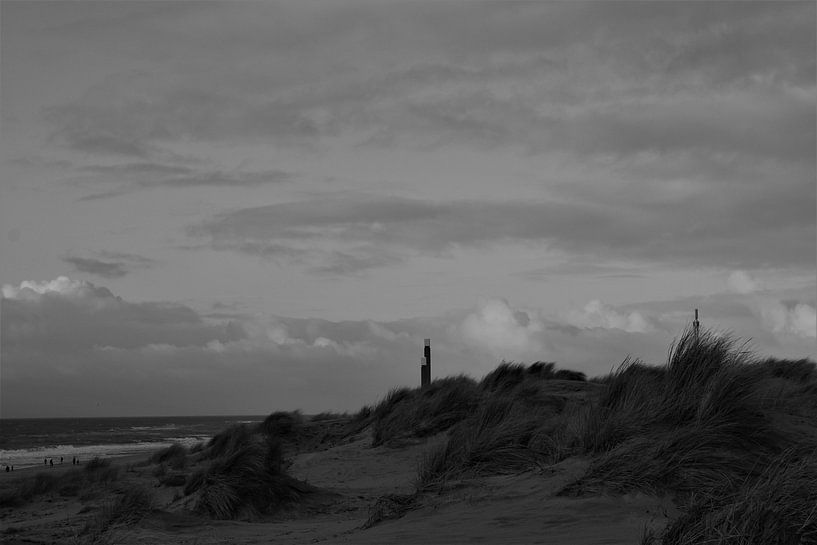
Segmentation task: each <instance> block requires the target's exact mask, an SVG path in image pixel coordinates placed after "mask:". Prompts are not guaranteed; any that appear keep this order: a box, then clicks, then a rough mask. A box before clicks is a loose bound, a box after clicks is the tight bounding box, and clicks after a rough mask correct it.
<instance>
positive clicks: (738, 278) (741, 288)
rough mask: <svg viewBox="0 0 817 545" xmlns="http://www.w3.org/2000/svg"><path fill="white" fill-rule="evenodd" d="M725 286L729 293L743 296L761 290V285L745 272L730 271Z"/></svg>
mask: <svg viewBox="0 0 817 545" xmlns="http://www.w3.org/2000/svg"><path fill="white" fill-rule="evenodd" d="M726 285H727V286H728V287H729V289H730V290H731V291H733V292H735V293H740V294H743V295H746V294H749V293H754V292H756V291H759V290H760V289H762V284H761V283H760V282H759V281H758V280H756V279H755V278H753V277H752V276H751V275H750V274H749V273H748V272H746V271H732V273H731V274H730V275H729V278H728V279H727V280H726Z"/></svg>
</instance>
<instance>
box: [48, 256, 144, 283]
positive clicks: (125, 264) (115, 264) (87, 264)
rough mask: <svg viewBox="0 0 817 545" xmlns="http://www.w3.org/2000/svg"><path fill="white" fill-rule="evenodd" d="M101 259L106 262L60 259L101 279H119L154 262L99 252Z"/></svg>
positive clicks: (74, 257) (72, 258) (76, 258)
mask: <svg viewBox="0 0 817 545" xmlns="http://www.w3.org/2000/svg"><path fill="white" fill-rule="evenodd" d="M100 255H101V256H102V257H105V258H108V260H102V259H94V258H88V257H79V256H71V255H69V256H65V257H62V258H61V259H62V260H63V261H64V262H66V263H70V264H71V265H73V266H74V268H75V269H76V270H77V271H79V272H84V273H88V274H93V275H95V276H101V277H103V278H121V277H123V276H126V275H127V274H129V273H131V272H133V270H135V269H142V268H146V267H150V266H152V265H153V264H154V263H155V262H154V261H153V260H152V259H148V258H146V257H143V256H139V255H134V254H123V253H118V252H101V253H100Z"/></svg>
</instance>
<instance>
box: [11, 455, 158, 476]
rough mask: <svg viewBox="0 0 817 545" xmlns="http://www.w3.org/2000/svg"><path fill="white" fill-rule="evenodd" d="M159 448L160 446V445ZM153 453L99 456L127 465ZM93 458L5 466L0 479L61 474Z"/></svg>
mask: <svg viewBox="0 0 817 545" xmlns="http://www.w3.org/2000/svg"><path fill="white" fill-rule="evenodd" d="M160 448H161V447H160ZM151 454H153V452H145V453H140V454H135V453H134V454H123V455H121V456H101V457H100V459H101V460H110V461H111V466H118V467H127V466H130V465H134V464H137V463H139V462H144V461H146V460H148V459H149V458H150V456H151ZM92 459H93V458H88V459H87V460H84V461H82V462H81V463H80V464H79V465H73V464H71V463H70V462H63V463H62V464H58V463H55V464H54V466H53V467H51V466H50V465H49V466H46V465H41V466H26V467H21V468H16V467H15V468H14V471H9V472H6V469H5V467H3V468H2V470H0V473H2V476H0V479H2V481H0V482H4V483H11V482H15V481H17V480H20V479H23V478H26V477H31V476H32V475H36V474H39V473H46V474H49V475H63V474H65V473H68V472H69V471H71V470H74V469H83V468H84V467H86V465H87V463H88V462H89V461H91V460H92Z"/></svg>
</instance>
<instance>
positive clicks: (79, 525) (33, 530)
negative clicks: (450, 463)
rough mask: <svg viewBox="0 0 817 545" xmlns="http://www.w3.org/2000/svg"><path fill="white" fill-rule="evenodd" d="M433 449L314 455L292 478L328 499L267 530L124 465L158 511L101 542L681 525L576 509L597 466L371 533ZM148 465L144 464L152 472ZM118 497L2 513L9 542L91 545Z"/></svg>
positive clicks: (618, 503)
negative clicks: (585, 477) (379, 509)
mask: <svg viewBox="0 0 817 545" xmlns="http://www.w3.org/2000/svg"><path fill="white" fill-rule="evenodd" d="M441 439H442V438H441V437H439V436H438V437H436V438H431V439H429V440H427V441H424V442H419V443H416V444H412V445H409V446H404V447H401V448H388V447H376V448H372V447H371V446H370V445H371V437H370V436H369V435H368V434H366V433H364V434H361V435H360V436H357V437H355V438H352V440H351V441H349V442H348V443H345V444H342V445H338V446H334V447H332V448H328V449H325V450H319V451H315V452H306V453H303V454H299V455H297V456H296V457H295V458H294V461H293V465H292V466H291V467H290V469H289V472H290V473H291V474H292V475H293V476H295V477H297V478H299V479H302V480H306V481H307V482H309V483H310V484H312V485H315V486H317V487H319V488H321V489H322V492H321V493H318V494H316V495H315V497H314V498H312V499H311V500H310V501H309V502H307V503H305V504H303V505H299V506H298V507H296V508H291V509H288V510H285V511H283V512H279V513H277V514H275V515H274V516H270V517H268V518H266V519H264V520H263V521H252V522H248V521H213V520H209V519H204V518H201V517H199V516H194V515H192V514H190V512H189V511H188V510H187V508H189V507H190V506H189V505H186V504H185V499H184V498H182V497H181V496H182V494H181V488H180V487H167V486H161V485H160V484H159V481H158V479H157V478H156V477H155V476H154V470H155V466H151V465H146V464H145V463H144V462H145V461H144V458H143V457H140V456H135V457H127V458H119V459H114V460H113V464H115V465H116V466H118V467H119V468H120V469H119V478H118V480H117V482H116V486H118V487H120V489H121V487H123V486H124V487H126V486H137V485H143V486H148V487H150V489H151V490H152V491H153V492H154V493H155V497H156V503H157V507H158V509H157V511H155V512H154V513H153V514H152V515H150V516H148V517H147V518H146V519H144V520H142V521H141V522H139V523H137V524H136V525H130V526H124V525H123V526H119V527H114V528H113V529H111V530H109V531H108V532H106V534H104V535H103V536H102V539H101V540H98V541H97V542H101V543H125V544H130V543H184V544H190V545H193V544H197V545H208V544H216V543H220V544H228V543H230V544H231V543H236V544H262V543H264V544H266V543H270V544H272V543H274V544H300V543H360V544H384V543H409V544H418V545H429V544H436V543H440V544H443V543H519V544H523V543H553V544H582V545H589V544H602V543H604V544H616V543H621V544H625V543H626V544H633V543H638V542H639V540H640V538H641V536H642V534H643V532H644V529H645V528H646V527H651V528H660V527H663V526H664V525H665V524H666V522H667V520H668V518H667V517H668V516H669V517H673V516H675V515H676V511H675V510H674V508H673V506H672V504H671V503H670V502H669V501H668V500H666V499H663V500H662V499H659V498H655V497H649V496H645V495H642V494H638V495H628V496H615V497H612V496H611V497H607V496H596V497H588V498H565V497H557V496H555V495H554V494H555V492H556V490H558V489H559V488H560V487H561V486H563V485H564V484H566V483H567V482H568V481H570V480H571V479H572V478H575V477H578V476H580V475H581V474H582V473H583V471H584V469H585V467H586V462H585V461H583V460H581V459H576V458H572V459H568V460H565V461H563V462H562V463H560V464H557V465H555V466H552V467H549V468H542V469H541V470H539V471H536V472H527V473H523V474H518V475H510V476H496V477H488V478H482V479H473V480H466V481H461V482H456V483H450V485H449V486H448V488H447V489H446V491H444V492H442V493H429V494H425V495H423V496H422V497H421V498H420V501H419V502H418V506H419V507H418V508H417V509H414V510H412V511H410V512H408V513H407V514H406V515H405V516H403V517H402V518H399V519H394V520H384V521H383V522H380V523H379V524H377V525H375V526H373V527H371V528H368V529H363V526H364V524H365V523H366V521H367V519H368V518H369V515H370V509H371V507H372V506H373V505H374V504H375V503H376V502H377V500H378V498H381V497H383V496H385V495H388V494H409V493H411V492H412V491H413V490H414V486H413V479H414V476H415V474H416V468H417V462H418V459H419V458H420V457H421V456H422V454H423V453H424V452H425V451H426V449H427V448H428V447H429V445H430V444H431V443H434V442H437V441H440V440H441ZM140 462H141V463H140ZM72 469H76V468H75V467H73V466H71V464H70V463H69V464H63V465H62V466H55V467H54V468H53V469H52V468H48V469H45V468H31V469H27V470H23V471H14V472H13V473H8V474H5V473H4V474H3V475H2V477H0V478H3V481H2V482H3V483H5V484H4V486H5V485H7V484H9V483H11V482H13V481H14V480H17V479H22V478H26V477H29V476H31V475H33V474H35V473H37V472H39V471H43V472H47V471H51V472H54V473H57V472H65V471H70V470H72ZM111 497H112V496H111V495H110V493H109V494H108V495H107V496H106V494H105V493H100V494H99V495H91V496H90V497H84V498H83V496H82V495H80V496H79V497H77V496H73V497H63V496H61V495H60V494H58V493H49V494H47V495H44V496H41V497H38V498H36V499H35V500H34V501H32V502H30V503H28V504H26V505H24V506H21V507H17V508H13V509H12V508H4V509H2V510H0V528H2V531H3V535H2V537H3V542H4V543H9V544H18V543H77V544H79V543H88V542H90V541H89V537H88V534H87V532H85V533H84V531H83V530H84V528H85V527H86V526H87V525H88V524H89V523H92V522H93V520H94V517H98V516H99V513H100V511H101V510H102V509H103V508H104V506H105V502H110V501H111Z"/></svg>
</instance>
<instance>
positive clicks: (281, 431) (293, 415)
mask: <svg viewBox="0 0 817 545" xmlns="http://www.w3.org/2000/svg"><path fill="white" fill-rule="evenodd" d="M303 424H304V417H303V415H301V413H300V411H292V412H284V411H277V412H274V413H272V414H270V415H269V416H268V417H266V418H265V419H264V421H263V422H262V423H261V424H259V426H258V429H259V431H261V432H262V433H266V434H267V435H271V436H273V437H280V438H286V437H289V436H292V435H294V434H296V433H298V431H300V430H301V428H303Z"/></svg>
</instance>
